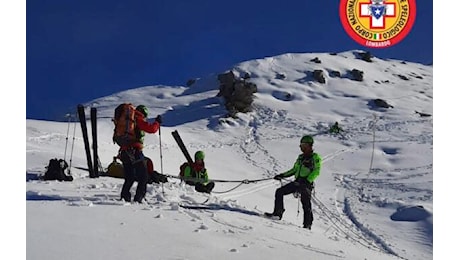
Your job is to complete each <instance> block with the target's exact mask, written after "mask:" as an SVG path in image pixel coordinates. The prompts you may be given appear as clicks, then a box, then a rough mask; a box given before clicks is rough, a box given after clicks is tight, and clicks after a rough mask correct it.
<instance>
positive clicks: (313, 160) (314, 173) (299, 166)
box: [282, 153, 321, 183]
mask: <svg viewBox="0 0 460 260" xmlns="http://www.w3.org/2000/svg"><path fill="white" fill-rule="evenodd" d="M320 170H321V157H320V156H319V155H318V154H317V153H312V155H311V157H310V158H307V159H304V155H303V154H300V155H299V156H298V157H297V160H296V161H295V163H294V166H293V167H292V169H290V170H289V171H287V172H284V173H282V174H283V176H284V177H289V176H292V175H295V178H296V179H298V178H305V179H307V181H308V182H309V183H313V181H315V179H316V178H317V177H318V176H319V173H320Z"/></svg>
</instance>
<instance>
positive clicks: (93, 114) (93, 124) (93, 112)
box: [89, 107, 99, 178]
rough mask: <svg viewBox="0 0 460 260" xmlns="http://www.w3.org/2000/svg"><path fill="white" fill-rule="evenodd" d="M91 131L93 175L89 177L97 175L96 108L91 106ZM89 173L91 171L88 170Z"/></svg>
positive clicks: (96, 176)
mask: <svg viewBox="0 0 460 260" xmlns="http://www.w3.org/2000/svg"><path fill="white" fill-rule="evenodd" d="M91 132H92V135H93V163H94V164H93V167H94V168H93V173H92V174H93V175H92V176H91V175H90V176H89V177H90V178H98V177H99V157H98V153H97V110H96V108H95V107H92V108H91ZM90 174H91V172H90Z"/></svg>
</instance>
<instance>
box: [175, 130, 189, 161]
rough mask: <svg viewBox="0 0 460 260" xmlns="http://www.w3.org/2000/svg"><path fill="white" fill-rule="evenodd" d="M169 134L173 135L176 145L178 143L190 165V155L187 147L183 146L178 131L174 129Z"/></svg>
mask: <svg viewBox="0 0 460 260" xmlns="http://www.w3.org/2000/svg"><path fill="white" fill-rule="evenodd" d="M171 134H172V136H173V137H174V140H176V143H177V145H179V148H180V150H181V151H182V153H183V154H184V156H185V159H187V162H188V163H189V164H190V165H192V164H193V160H192V157H191V156H190V154H189V152H188V151H187V148H186V147H185V144H184V142H183V141H182V138H181V137H180V135H179V132H177V130H174V131H173V132H171Z"/></svg>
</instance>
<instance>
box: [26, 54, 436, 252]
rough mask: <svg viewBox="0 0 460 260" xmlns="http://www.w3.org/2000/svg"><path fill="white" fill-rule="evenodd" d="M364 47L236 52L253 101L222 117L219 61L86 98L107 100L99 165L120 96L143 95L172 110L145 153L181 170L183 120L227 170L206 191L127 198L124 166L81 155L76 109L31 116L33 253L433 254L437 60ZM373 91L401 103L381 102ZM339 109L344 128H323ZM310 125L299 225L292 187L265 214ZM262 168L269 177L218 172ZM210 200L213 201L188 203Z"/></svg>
mask: <svg viewBox="0 0 460 260" xmlns="http://www.w3.org/2000/svg"><path fill="white" fill-rule="evenodd" d="M357 52H360V51H358V50H353V51H348V52H343V53H337V54H336V55H331V54H329V53H297V54H294V53H290V54H284V55H280V56H276V57H268V58H265V59H258V60H251V61H247V62H243V63H240V64H237V65H236V66H235V67H234V68H232V70H233V71H234V73H235V74H236V75H237V76H241V77H242V76H243V75H244V74H245V73H246V72H247V73H249V74H250V75H251V79H250V81H251V82H253V83H255V84H257V88H258V92H257V93H256V94H255V101H254V111H253V112H250V113H247V114H241V113H239V114H238V118H225V114H226V111H225V109H224V106H223V100H222V99H221V98H218V97H216V95H217V93H218V89H219V83H218V81H217V75H208V76H206V77H203V78H201V79H199V80H198V81H197V82H196V83H195V84H193V85H191V86H190V87H185V86H146V87H141V88H134V89H130V90H126V91H124V92H120V93H114V94H113V95H111V96H107V97H101V98H99V99H97V100H94V101H91V102H88V103H87V104H85V105H86V106H87V116H88V117H89V107H91V106H94V107H96V108H97V109H98V125H97V131H98V145H99V148H98V152H99V157H100V161H101V163H102V166H103V167H104V168H105V167H107V166H108V164H109V163H110V162H111V161H112V157H113V156H115V155H116V154H117V149H118V147H117V146H116V145H115V144H113V142H112V140H111V136H112V131H113V123H112V122H111V117H112V115H113V110H114V108H115V107H116V106H117V105H118V104H119V103H120V102H132V103H134V104H136V105H137V104H145V105H146V106H147V107H148V108H149V110H150V117H151V118H154V117H155V116H156V115H158V114H161V115H162V116H163V120H164V123H163V125H162V127H161V135H160V134H159V133H158V132H157V133H156V134H153V135H147V136H146V138H145V149H144V153H145V155H147V156H149V157H150V158H152V159H153V161H154V164H155V169H156V170H157V171H159V172H163V173H165V174H169V175H174V176H176V175H177V174H178V171H179V165H180V164H181V163H182V162H184V161H185V158H184V156H183V154H182V153H181V151H180V149H179V148H178V146H177V144H176V143H175V141H174V139H173V138H172V135H171V132H172V131H174V130H178V131H179V133H180V135H181V136H182V138H183V140H184V142H185V144H186V146H187V148H188V150H189V152H190V153H191V154H193V153H194V152H195V151H197V150H203V151H205V153H206V159H205V161H206V165H207V168H208V172H209V174H210V178H211V179H214V180H217V181H218V182H217V183H216V187H215V189H214V191H215V192H214V193H213V194H211V195H210V196H208V195H205V194H201V193H197V192H195V191H194V189H193V188H192V187H190V186H186V185H183V184H180V182H179V180H177V179H175V178H169V182H168V183H165V184H164V185H160V184H153V185H149V186H148V190H147V195H146V202H145V203H144V204H130V203H124V202H122V201H120V200H119V197H120V191H121V186H122V184H123V180H122V179H117V178H111V177H99V178H89V174H88V172H87V171H84V170H82V169H81V168H87V163H86V155H85V151H84V144H83V139H82V134H81V128H80V125H79V123H78V122H77V123H74V122H70V123H67V122H51V121H40V120H30V119H28V120H26V121H27V122H26V126H27V130H26V131H27V132H26V145H27V147H26V154H27V156H26V180H27V181H26V222H27V225H26V249H27V250H26V255H27V259H30V260H32V259H47V260H54V259H55V260H61V259H85V260H86V259H373V260H374V259H431V258H433V118H432V116H427V117H421V116H420V114H418V113H416V112H415V111H418V112H421V113H427V114H430V115H432V114H433V67H432V66H427V65H421V64H417V63H411V62H403V61H399V60H382V59H379V58H373V62H371V63H369V62H365V61H363V60H360V59H358V58H357ZM315 57H318V58H319V59H320V60H321V63H319V64H318V63H314V62H312V61H311V60H312V59H313V58H315ZM315 69H321V70H323V72H324V73H325V76H326V84H320V83H318V82H316V81H314V79H313V77H312V71H313V70H315ZM352 69H358V70H361V71H363V72H364V81H362V82H358V81H355V80H352V79H351V77H350V71H351V70H352ZM332 71H338V72H340V74H341V76H340V77H334V76H333V75H332V74H331V72H332ZM280 74H283V75H284V76H285V78H284V79H281V77H279V76H277V75H280ZM401 76H405V77H406V78H407V80H404V79H403V78H404V77H401ZM287 94H289V95H287ZM377 98H380V99H384V100H386V101H387V102H388V103H389V104H391V105H392V106H393V108H377V107H376V106H375V105H374V104H373V102H372V100H374V99H377ZM73 120H75V117H73V118H72V121H73ZM335 121H337V122H339V124H340V125H341V126H342V127H343V128H344V130H345V132H344V134H343V135H331V134H328V133H326V132H325V131H327V129H328V128H329V126H330V125H332V124H333V123H334V122H335ZM88 132H89V134H90V136H91V127H90V124H89V121H88ZM304 134H313V135H315V145H314V149H315V151H316V152H317V153H319V154H320V155H321V156H322V159H323V168H322V171H321V175H320V176H319V177H318V179H317V181H316V189H315V193H314V198H313V214H314V218H315V219H314V222H313V227H312V230H306V229H303V228H301V225H302V216H303V211H302V207H301V206H300V205H299V202H298V200H297V199H296V198H294V197H293V195H287V196H285V197H284V201H285V208H286V212H285V214H284V217H283V220H281V221H273V220H269V219H266V218H263V217H261V216H258V214H259V213H261V212H264V211H272V210H273V202H274V194H275V190H276V188H278V187H280V185H281V184H280V182H279V181H275V180H272V179H269V178H271V177H273V176H274V175H275V174H278V173H281V172H283V171H286V170H288V169H290V168H291V167H292V165H293V163H294V161H295V159H296V157H297V155H298V154H299V153H300V149H299V140H300V138H301V137H302V135H304ZM91 143H92V142H91V141H90V144H91ZM160 144H161V145H160ZM72 147H73V149H72ZM51 158H63V159H65V160H66V161H67V162H69V160H70V159H71V160H72V166H73V167H72V168H71V174H72V176H73V177H74V181H72V182H58V181H42V180H38V179H37V178H38V176H40V175H41V174H43V173H44V171H45V167H46V166H47V164H48V161H49V159H51ZM75 167H78V168H75ZM259 179H267V180H263V181H259V182H255V183H243V184H241V183H238V182H234V183H233V182H219V181H220V180H235V181H243V180H259ZM237 185H240V186H238V187H236V186H237ZM135 187H136V184H134V186H133V188H132V193H134V191H135ZM235 187H236V188H235ZM233 188H235V189H233ZM229 190H230V191H229ZM227 191H228V192H227ZM206 200H208V201H207V202H206V203H205V205H211V206H212V208H211V209H185V208H182V207H179V204H187V205H200V206H202V204H201V203H202V202H204V201H206Z"/></svg>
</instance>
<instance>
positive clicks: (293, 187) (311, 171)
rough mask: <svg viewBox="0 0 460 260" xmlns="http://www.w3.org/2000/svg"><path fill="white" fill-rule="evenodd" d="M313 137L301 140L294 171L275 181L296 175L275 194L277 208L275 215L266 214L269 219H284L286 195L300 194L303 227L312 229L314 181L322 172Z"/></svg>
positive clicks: (308, 136) (279, 176) (280, 175)
mask: <svg viewBox="0 0 460 260" xmlns="http://www.w3.org/2000/svg"><path fill="white" fill-rule="evenodd" d="M313 143H314V141H313V137H312V136H310V135H305V136H303V137H302V138H301V139H300V150H301V151H302V154H300V155H299V156H298V157H297V160H296V161H295V163H294V166H293V167H292V169H290V170H288V171H286V172H284V173H281V174H278V175H276V176H275V177H274V179H275V180H281V179H283V178H286V177H289V176H292V175H294V176H295V180H294V181H292V182H290V183H288V184H286V185H283V186H281V187H280V188H278V189H277V190H276V192H275V208H274V210H273V213H265V215H266V216H267V217H277V218H278V219H281V218H282V217H283V213H284V211H285V209H284V202H283V197H284V195H288V194H291V193H295V192H298V193H299V194H300V201H301V202H302V207H303V214H304V215H303V227H304V228H307V229H311V225H312V223H313V213H312V210H311V192H312V190H313V188H314V180H315V179H316V178H317V177H318V176H319V174H320V170H321V157H320V156H319V155H318V154H317V153H315V152H313Z"/></svg>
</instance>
